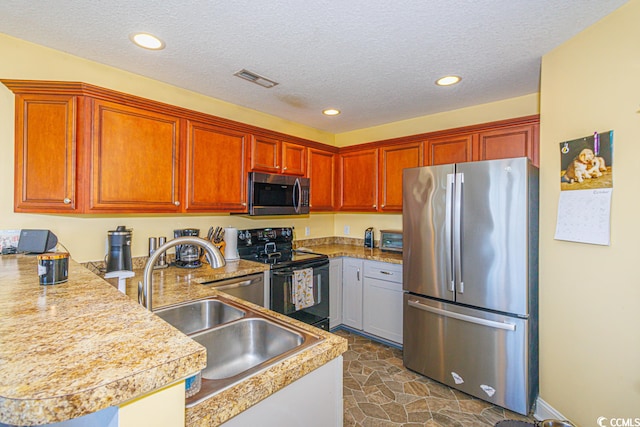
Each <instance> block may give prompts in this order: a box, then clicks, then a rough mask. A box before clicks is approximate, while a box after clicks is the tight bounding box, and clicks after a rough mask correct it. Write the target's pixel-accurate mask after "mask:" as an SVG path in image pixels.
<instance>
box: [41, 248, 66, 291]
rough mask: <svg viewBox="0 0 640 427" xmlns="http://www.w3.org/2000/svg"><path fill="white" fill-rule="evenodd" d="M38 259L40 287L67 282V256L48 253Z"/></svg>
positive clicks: (60, 253) (62, 253)
mask: <svg viewBox="0 0 640 427" xmlns="http://www.w3.org/2000/svg"><path fill="white" fill-rule="evenodd" d="M37 258H38V276H40V284H41V285H55V284H57V283H64V282H66V281H67V280H69V254H68V253H67V252H48V253H44V254H40V255H38V256H37Z"/></svg>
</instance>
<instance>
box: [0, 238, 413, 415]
mask: <svg viewBox="0 0 640 427" xmlns="http://www.w3.org/2000/svg"><path fill="white" fill-rule="evenodd" d="M303 243H304V242H303ZM309 243H311V242H309ZM301 246H303V245H301ZM306 247H309V249H311V250H312V251H313V252H317V253H323V254H326V255H328V256H329V257H341V256H347V257H355V258H361V259H368V260H375V261H382V262H390V263H402V254H396V253H390V252H382V251H380V250H379V249H366V248H364V247H361V246H353V245H344V244H320V245H317V244H314V245H306ZM267 269H268V267H267V266H265V265H263V264H258V263H254V262H250V261H243V260H239V261H232V262H228V263H227V265H226V266H225V267H222V268H218V269H211V268H208V266H204V267H202V268H198V269H194V270H186V269H178V268H174V267H169V268H167V269H163V270H156V271H154V273H153V276H154V277H153V278H154V283H153V301H154V306H155V308H159V307H162V306H167V305H171V304H176V303H180V302H184V301H190V300H196V299H201V298H206V297H212V296H216V295H217V292H216V291H215V289H214V288H212V287H211V286H206V285H202V284H201V283H203V282H209V281H216V280H223V279H227V278H231V277H238V276H244V275H247V274H253V273H258V272H262V271H265V270H267ZM36 271H37V261H36V258H35V257H30V256H23V255H15V256H2V257H0V368H1V370H2V375H0V422H1V423H8V424H42V423H51V422H58V421H64V420H67V419H71V418H75V417H78V416H81V415H86V414H89V413H92V412H95V411H98V410H101V409H104V408H107V407H109V406H114V405H119V404H121V403H123V402H125V401H127V400H129V399H132V398H134V397H137V396H141V395H144V394H146V393H148V392H150V391H153V390H155V389H158V388H161V387H163V386H165V385H168V384H170V383H172V382H175V381H177V380H180V379H182V378H185V377H188V376H189V375H191V374H193V373H195V372H197V371H199V370H200V369H202V368H204V366H205V365H206V354H205V349H204V348H203V347H202V346H200V345H199V344H197V343H195V342H194V341H192V340H191V339H190V338H188V337H186V336H185V335H183V334H182V333H180V332H178V331H177V330H176V329H174V328H173V327H171V326H170V325H168V324H167V323H165V322H164V321H162V320H160V319H159V318H158V317H156V316H154V315H152V314H151V313H149V312H148V311H147V310H144V309H143V308H142V307H140V306H139V305H138V304H137V302H136V301H137V283H138V280H140V277H141V276H142V270H136V271H135V273H136V276H135V277H133V278H131V279H127V287H126V292H127V295H128V296H129V297H130V298H127V297H126V296H125V295H123V294H122V293H120V292H118V291H117V290H116V289H115V288H114V287H113V286H110V285H109V284H108V283H106V282H105V281H104V280H103V279H101V278H100V277H98V276H96V275H95V274H93V273H91V272H90V271H88V270H87V269H85V268H84V267H82V266H80V265H79V264H77V263H75V262H74V261H72V260H71V261H70V271H69V281H68V282H66V283H62V284H58V285H53V286H41V285H39V284H38V276H37V273H36ZM225 296H226V294H225ZM226 297H227V298H230V299H232V300H235V301H237V302H240V303H243V304H246V305H248V306H249V307H250V308H251V309H253V310H256V311H260V312H262V313H266V314H268V315H271V316H274V317H277V318H279V319H281V320H283V321H286V322H293V323H295V324H296V326H298V327H301V328H303V329H307V330H309V331H311V332H312V333H314V334H316V335H320V336H321V337H322V338H324V340H323V341H322V342H320V343H319V344H317V345H315V346H313V347H311V348H309V349H306V350H304V351H302V352H300V353H298V354H296V355H295V356H293V357H291V358H289V359H286V360H284V361H282V362H280V363H277V364H275V365H274V366H272V367H271V368H269V369H267V370H265V371H263V372H261V373H260V374H258V375H255V376H253V377H250V378H249V379H247V380H245V381H243V382H241V383H239V384H236V385H234V386H232V387H229V388H227V389H224V390H222V391H221V392H220V393H218V394H216V395H215V396H214V397H212V398H211V399H208V400H206V401H204V402H202V403H201V404H199V405H196V406H195V407H192V408H189V409H187V412H186V421H187V425H188V426H205V425H206V426H212V425H219V424H221V423H223V422H224V421H226V420H228V419H230V418H231V417H233V416H235V415H237V414H239V413H240V412H242V411H244V410H245V409H247V408H249V407H250V406H252V405H254V404H256V403H257V402H259V401H260V400H262V399H264V398H266V397H268V396H269V395H271V394H272V393H275V392H276V391H278V390H280V389H281V388H283V387H285V386H287V385H288V384H290V383H292V382H294V381H296V380H297V379H299V378H301V377H302V376H304V375H305V374H307V373H308V372H310V371H312V370H314V369H316V368H318V367H320V366H322V365H324V364H325V363H327V362H328V361H330V360H332V359H334V358H336V357H338V356H340V355H341V354H342V353H344V352H345V351H346V349H347V343H346V341H345V340H344V339H342V338H340V337H338V336H336V335H333V334H330V333H327V332H324V331H322V330H319V329H317V328H313V327H311V326H308V325H306V324H304V323H300V322H297V321H295V320H292V319H290V318H289V317H286V316H282V315H279V314H277V313H273V312H271V311H269V310H266V309H263V308H261V307H258V306H256V305H253V304H250V303H247V302H245V301H242V300H238V299H236V298H234V297H231V296H226Z"/></svg>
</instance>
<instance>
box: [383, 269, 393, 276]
mask: <svg viewBox="0 0 640 427" xmlns="http://www.w3.org/2000/svg"><path fill="white" fill-rule="evenodd" d="M380 274H386V275H387V276H393V273H391V272H389V271H384V270H380Z"/></svg>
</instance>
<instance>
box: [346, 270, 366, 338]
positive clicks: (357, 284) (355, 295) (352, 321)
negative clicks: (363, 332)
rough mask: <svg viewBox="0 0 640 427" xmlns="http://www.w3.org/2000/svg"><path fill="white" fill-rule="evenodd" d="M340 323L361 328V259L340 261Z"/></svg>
mask: <svg viewBox="0 0 640 427" xmlns="http://www.w3.org/2000/svg"><path fill="white" fill-rule="evenodd" d="M342 266H343V267H342V323H343V324H345V325H347V326H350V327H352V328H355V329H362V279H363V277H364V276H363V271H362V260H359V259H355V258H345V259H344V260H343V261H342Z"/></svg>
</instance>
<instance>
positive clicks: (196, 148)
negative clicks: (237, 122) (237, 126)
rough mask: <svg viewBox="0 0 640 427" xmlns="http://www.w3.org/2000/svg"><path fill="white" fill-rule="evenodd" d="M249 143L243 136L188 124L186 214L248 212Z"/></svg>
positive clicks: (194, 123)
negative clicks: (247, 167) (247, 165)
mask: <svg viewBox="0 0 640 427" xmlns="http://www.w3.org/2000/svg"><path fill="white" fill-rule="evenodd" d="M248 143H249V135H248V134H245V133H243V132H238V131H233V130H228V129H224V128H220V127H216V126H212V125H208V124H204V123H199V122H189V123H188V125H187V150H186V152H187V156H186V158H187V164H186V176H187V188H186V197H185V211H188V212H211V211H225V212H245V211H246V210H247V170H246V169H245V167H246V166H245V165H246V164H247V162H246V157H247V148H248Z"/></svg>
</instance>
